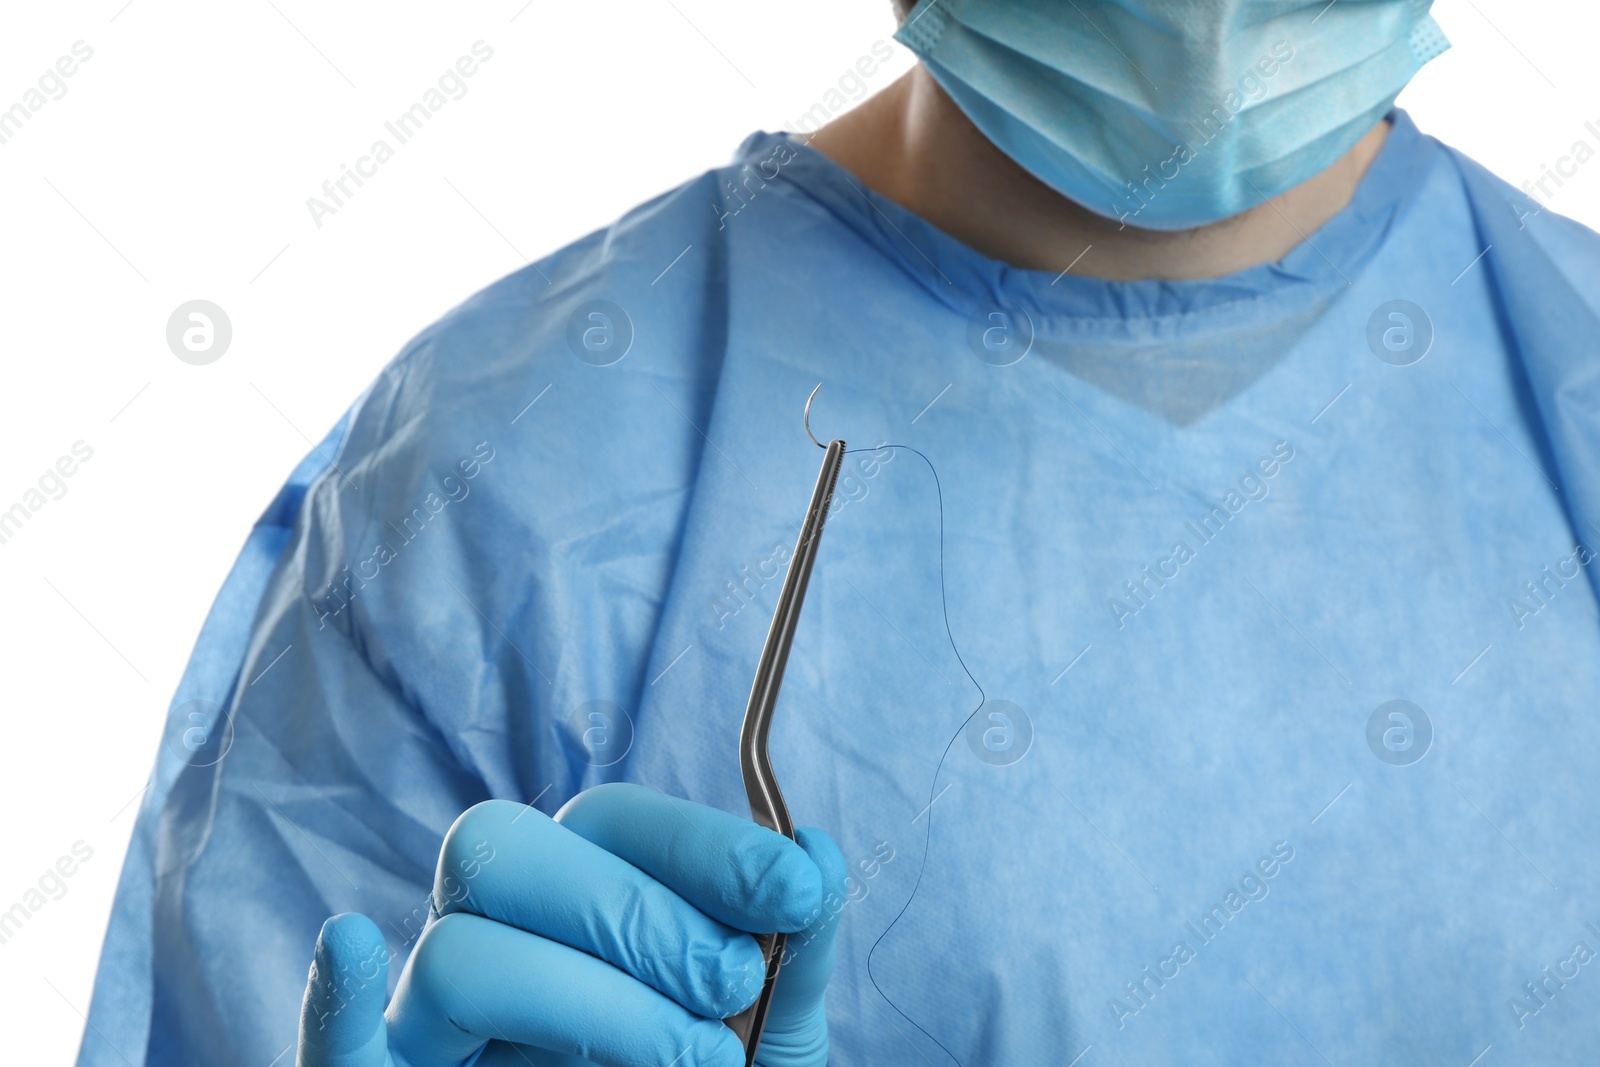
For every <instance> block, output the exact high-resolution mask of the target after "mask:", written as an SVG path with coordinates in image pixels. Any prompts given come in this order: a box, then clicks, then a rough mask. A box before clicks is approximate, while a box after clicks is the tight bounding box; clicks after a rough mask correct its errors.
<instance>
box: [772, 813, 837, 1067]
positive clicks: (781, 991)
mask: <svg viewBox="0 0 1600 1067" xmlns="http://www.w3.org/2000/svg"><path fill="white" fill-rule="evenodd" d="M795 840H796V841H797V842H798V843H799V845H800V847H801V848H803V849H805V851H806V855H808V856H810V857H811V862H813V863H815V864H816V865H817V869H818V870H820V871H821V872H822V904H821V905H820V906H819V907H818V909H817V912H816V915H815V916H814V918H813V919H812V921H811V924H810V925H809V926H807V927H806V928H805V929H804V930H802V931H800V932H799V933H794V934H790V935H789V938H788V944H787V945H786V946H785V948H784V961H783V967H782V968H781V969H780V970H779V971H778V985H777V988H776V989H774V990H773V993H772V1008H771V1009H770V1011H769V1012H768V1014H767V1023H766V1028H765V1030H764V1031H763V1032H762V1037H761V1047H760V1050H759V1051H758V1052H757V1054H756V1063H757V1064H758V1065H759V1067H812V1065H821V1064H826V1063H827V1061H828V1023H827V1017H826V1014H825V1010H824V998H823V995H824V994H825V993H826V992H827V989H828V980H829V979H830V978H831V977H832V976H833V964H834V958H835V955H836V953H835V948H834V938H835V935H836V934H837V933H838V930H839V916H840V914H841V913H842V912H843V911H844V905H845V900H846V897H845V864H844V856H843V855H842V854H841V853H840V852H839V846H838V845H836V844H834V843H833V839H832V838H831V837H829V836H828V835H827V834H825V833H823V832H822V831H821V830H817V829H813V828H811V827H809V826H802V827H800V828H798V829H797V830H796V831H795Z"/></svg>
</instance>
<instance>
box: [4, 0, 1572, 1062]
mask: <svg viewBox="0 0 1600 1067" xmlns="http://www.w3.org/2000/svg"><path fill="white" fill-rule="evenodd" d="M1435 15H1436V17H1437V18H1438V19H1439V21H1440V22H1441V23H1442V24H1443V26H1444V28H1445V30H1446V32H1447V33H1448V35H1449V36H1450V38H1451V40H1452V41H1453V42H1454V45H1455V47H1454V49H1453V50H1452V51H1451V52H1449V53H1447V54H1446V55H1445V56H1444V57H1442V58H1441V59H1438V60H1436V61H1435V62H1434V63H1433V64H1431V65H1430V66H1429V67H1428V68H1427V69H1426V70H1424V71H1423V73H1422V74H1421V75H1420V76H1419V77H1418V79H1417V80H1416V82H1415V83H1414V84H1413V85H1412V86H1411V87H1410V88H1409V89H1408V90H1407V91H1406V93H1405V95H1404V96H1402V98H1401V103H1402V105H1404V106H1406V107H1407V108H1408V109H1410V111H1411V113H1412V114H1413V116H1414V117H1415V118H1416V119H1417V121H1418V123H1419V124H1420V125H1421V126H1422V128H1423V129H1424V130H1425V131H1427V132H1430V133H1433V134H1435V135H1437V136H1439V137H1441V138H1442V139H1444V140H1445V141H1447V142H1449V143H1452V144H1454V145H1456V146H1458V147H1461V148H1463V149H1465V150H1466V151H1467V152H1468V153H1469V154H1471V155H1473V156H1475V157H1476V158H1477V159H1479V160H1480V161H1482V162H1484V163H1485V164H1487V165H1488V166H1489V167H1490V168H1491V169H1493V170H1494V171H1495V172H1497V173H1498V174H1500V175H1501V176H1503V177H1505V178H1507V179H1509V180H1510V181H1511V182H1512V183H1513V184H1516V185H1520V184H1521V183H1522V182H1523V181H1525V180H1527V179H1537V178H1538V177H1539V176H1540V174H1541V171H1542V167H1543V166H1544V165H1546V164H1553V163H1554V162H1555V161H1556V159H1557V158H1558V157H1560V156H1562V155H1565V154H1567V153H1568V152H1569V151H1570V149H1571V146H1572V144H1573V142H1574V141H1575V140H1577V139H1579V138H1583V139H1586V140H1588V141H1589V142H1590V144H1591V146H1593V147H1594V148H1596V149H1600V65H1597V64H1595V63H1594V61H1593V50H1594V47H1595V41H1596V40H1597V39H1600V15H1597V14H1596V13H1595V9H1594V8H1593V7H1592V5H1589V4H1580V3H1576V2H1574V0H1440V2H1439V4H1438V6H1437V8H1436V10H1435ZM892 31H893V25H892V20H891V15H890V11H889V4H888V0H740V2H735V0H604V2H598V0H589V2H586V3H582V4H576V3H567V4H558V3H553V2H551V0H532V2H531V3H528V2H526V0H477V2H473V3H467V4H457V5H441V4H423V3H419V2H416V0H405V2H393V0H391V2H389V3H384V4H379V3H377V2H375V0H362V2H359V3H358V2H346V3H343V4H339V5H321V4H313V3H310V2H308V0H236V2H232V3H226V4H219V3H214V2H213V3H201V2H199V0H132V2H131V3H129V2H126V0H95V2H91V3H77V4H49V5H46V4H32V5H27V6H26V7H23V6H22V5H12V10H10V11H8V12H7V14H6V19H5V22H4V25H3V30H0V108H5V107H9V106H10V105H11V104H12V103H15V102H17V101H18V100H20V99H21V98H22V96H23V93H24V92H25V91H26V90H27V89H29V88H30V87H31V86H33V85H34V84H35V83H36V80H37V78H38V77H39V75H40V74H42V73H43V72H44V71H45V70H46V69H48V68H50V67H51V66H52V65H53V64H54V63H55V61H56V60H57V58H58V57H59V56H62V55H65V54H67V53H68V52H69V50H70V48H71V47H72V45H73V43H74V42H77V41H80V40H81V41H83V42H85V43H86V44H87V45H88V46H89V47H91V48H93V50H94V52H93V57H92V59H90V60H89V61H87V62H85V63H83V64H82V65H81V67H80V69H79V70H78V72H77V73H76V74H75V75H74V76H73V77H72V78H70V79H68V80H67V81H66V86H67V92H66V94H65V95H64V96H62V97H61V98H60V99H55V100H51V101H50V102H49V103H48V104H47V105H46V106H45V107H43V108H42V109H41V110H40V111H39V112H38V113H37V114H35V115H33V117H32V118H31V120H30V121H29V122H28V123H27V124H26V126H25V127H24V128H23V129H22V130H21V131H20V132H19V133H18V134H17V135H16V136H14V137H13V138H11V139H10V140H9V141H7V142H6V143H4V144H0V205H4V206H3V208H0V211H3V217H0V234H3V237H0V327H3V330H4V334H3V336H4V338H5V340H4V341H3V342H0V344H3V346H4V352H5V356H4V361H3V364H0V375H3V377H0V511H3V510H4V509H6V508H9V507H10V506H11V505H12V504H14V503H17V502H18V501H19V500H21V499H22V496H23V494H24V493H25V492H26V491H27V490H28V489H29V488H31V487H33V486H34V485H36V483H37V481H38V478H39V476H40V475H41V474H42V473H44V472H45V471H46V469H47V468H49V467H50V466H51V465H52V464H54V462H55V461H56V460H57V458H58V457H60V456H62V455H65V454H67V453H68V451H69V449H70V448H71V447H72V445H73V444H74V443H75V442H77V441H80V440H81V441H83V442H85V443H86V444H87V445H88V446H89V447H91V448H92V449H93V450H94V453H93V459H92V460H90V461H89V462H87V463H85V464H83V465H82V466H81V468H80V469H79V470H78V472H77V473H76V474H75V475H74V476H73V477H72V478H70V479H68V480H67V482H66V485H67V489H68V491H67V492H66V494H65V495H64V496H63V497H62V498H60V499H58V500H52V501H50V502H49V503H48V504H47V505H46V506H45V507H44V508H42V509H41V510H40V511H39V512H38V513H37V514H35V515H34V516H33V517H32V519H31V521H29V522H28V524H27V525H26V526H25V527H24V528H23V529H22V530H21V532H20V533H18V534H17V535H16V536H15V537H13V538H12V539H11V540H10V541H8V542H7V543H4V544H0V650H3V651H0V682H3V689H0V691H3V693H4V707H5V713H4V718H3V720H0V721H3V723H4V734H3V737H0V811H3V813H4V825H5V827H6V832H5V836H4V840H3V847H0V911H4V910H6V909H8V908H9V907H10V906H11V905H12V904H15V903H17V902H18V901H20V900H22V898H23V895H24V894H25V893H26V892H27V891H28V890H29V889H30V888H32V887H35V886H36V885H37V884H38V880H39V877H40V875H41V874H43V873H44V872H45V870H46V869H47V868H50V867H51V866H52V865H53V864H54V863H55V862H56V860H57V859H58V858H59V857H61V856H63V855H65V854H67V853H68V852H69V850H70V849H71V847H72V845H73V844H74V843H75V842H78V841H82V842H84V843H85V844H86V845H87V846H89V847H90V848H92V849H93V850H94V854H93V858H92V859H91V860H89V861H88V862H87V863H85V864H83V865H82V867H81V869H80V870H79V871H78V872H77V873H76V874H75V875H74V876H73V877H72V878H70V879H69V880H67V882H66V886H67V891H66V893H65V895H63V896H61V897H60V898H59V899H51V900H49V902H48V903H47V904H46V905H45V906H44V907H43V908H42V909H40V910H39V911H38V912H37V913H36V914H35V915H34V916H33V918H32V919H31V921H30V922H29V923H28V924H27V925H26V926H25V927H24V928H23V929H22V930H21V931H20V932H19V933H17V934H16V935H15V936H13V937H11V938H10V940H8V941H7V942H5V943H4V944H0V1004H3V1005H4V1012H3V1015H4V1017H5V1018H6V1019H8V1020H9V1021H10V1025H8V1026H6V1027H5V1035H4V1037H3V1039H0V1040H3V1042H4V1058H5V1059H6V1060H7V1061H8V1062H14V1063H24V1062H25V1063H30V1064H33V1065H36V1067H53V1065H61V1064H68V1063H71V1062H72V1061H73V1058H74V1057H75V1055H76V1050H77V1046H78V1041H79V1035H80V1032H81V1030H82V1025H83V1024H82V1018H81V1014H80V1013H81V1012H83V1011H85V1010H87V1006H88V1001H89V994H90V989H91V985H92V982H93V978H94V970H95V965H96V961H97V958H98V954H99V945H100V940H101V937H102V935H103V933H104V929H105V924H106V920H107V917H108V915H109V913H110V907H111V900H112V895H113V891H114V889H115V885H116V879H117V875H118V872H119V869H120V865H121V859H122V854H123V851H124V849H125V848H126V847H127V841H128V836H129V834H130V832H131V830H132V824H133V818H134V815H135V813H136V811H137V809H138V802H137V798H138V796H139V794H140V791H141V789H142V787H143V785H144V783H145V778H146V775H147V774H148V772H149V769H150V767H151V765H152V762H153V759H154V754H155V748H156V745H157V742H158V738H159V733H160V726H161V722H162V719H163V716H164V714H165V710H166V706H167V702H168V699H169V697H170V695H171V693H172V691H173V688H174V686H175V685H176V683H177V680H178V677H179V675H180V673H181V672H182V670H183V667H184V663H185V661H186V659H187V656H188V653H189V649H190V647H191V645H192V643H193V641H194V638H195V635H196V632H197V630H198V628H199V626H200V623H201V620H202V619H203V618H204V616H205V613H206V610H207V608H208V607H209V605H210V602H211V599H212V597H213V596H214V595H215V593H216V591H217V588H218V587H219V585H220V584H221V582H222V579H223V576H224V575H225V574H226V573H227V570H228V567H229V565H230V563H231V562H232V560H233V557H234V554H235V553H236V552H237V550H238V547H239V545H240V543H241V542H242V540H243V538H244V536H245V533H246V531H247V530H248V528H249V526H250V524H251V523H252V522H253V521H254V520H255V518H256V517H257V515H258V514H259V513H260V512H261V510H262V508H263V507H264V506H265V504H266V503H267V501H268V500H270V499H271V497H272V495H273V494H274V492H275V491H276V490H277V488H278V486H279V484H280V483H281V482H282V480H283V478H284V476H285V475H286V474H287V473H288V471H289V470H290V469H291V468H292V467H293V466H294V465H295V463H296V462H297V461H298V460H299V459H300V458H301V456H302V455H304V454H305V452H306V451H307V450H308V449H309V447H310V444H311V443H312V442H313V441H315V440H320V439H321V437H322V435H323V434H324V433H325V432H326V430H327V429H328V428H329V427H330V426H331V425H332V423H333V422H334V421H335V420H336V419H337V418H338V416H339V415H340V413H341V412H342V411H343V410H344V409H345V408H346V406H348V404H349V403H350V401H351V400H352V399H353V398H354V397H355V396H356V395H357V394H358V393H359V392H360V391H361V390H362V388H363V387H365V385H366V384H367V383H368V382H369V381H370V380H371V378H372V377H373V376H374V374H375V373H376V372H377V370H378V369H379V367H381V366H382V365H383V363H384V362H386V361H387V360H388V359H389V358H390V357H391V356H392V355H393V354H394V353H395V352H396V351H397V350H398V349H399V347H400V346H401V345H402V344H403V343H404V342H405V341H406V340H407V339H408V338H409V337H410V336H411V335H413V334H414V333H415V332H417V331H418V330H419V329H421V328H422V327H424V326H425V325H427V324H428V323H429V322H430V321H431V320H433V319H434V318H436V317H437V316H438V315H439V314H440V313H442V312H443V311H445V310H447V309H448V308H449V307H451V306H453V305H454V304H456V303H458V302H459V301H460V300H462V299H464V298H465V297H466V296H468V295H470V294H471V293H472V292H474V291H475V290H477V289H479V288H481V287H482V286H483V285H485V284H487V283H488V282H489V281H492V280H493V279H495V278H497V277H499V276H501V275H503V274H505V273H508V272H510V271H512V270H514V269H516V268H517V267H519V266H521V265H522V264H523V263H524V262H526V260H527V259H529V258H538V257H539V256H542V255H543V254H544V253H546V252H548V251H550V250H552V249H554V248H556V247H559V246H560V245H562V244H565V243H566V242H568V241H570V240H571V239H573V238H575V237H578V236H580V235H581V234H583V233H586V232H588V231H590V230H592V229H594V228H595V227H598V226H601V225H603V224H605V223H606V222H608V221H610V220H611V219H612V218H614V217H615V216H616V215H618V214H620V213H621V212H622V211H623V210H625V209H626V208H628V207H630V206H631V205H633V204H635V203H637V202H639V201H641V200H643V199H645V198H647V197H649V196H651V195H653V194H655V193H657V192H660V191H662V190H664V189H666V188H668V187H670V186H673V185H675V184H677V183H679V182H680V181H682V180H684V179H685V178H687V177H689V176H690V175H692V174H695V173H697V172H699V171H701V170H704V169H706V168H708V167H712V166H716V165H719V164H721V163H723V162H725V161H726V160H727V159H728V157H729V156H730V154H731V153H732V152H733V150H734V148H735V147H736V146H737V145H738V143H739V142H740V141H741V140H742V139H743V138H744V136H745V135H746V134H748V133H749V132H751V131H752V130H754V129H757V128H765V129H781V128H784V127H787V126H789V125H790V124H791V123H792V122H793V121H794V120H796V119H798V118H799V116H801V115H802V114H803V113H805V112H806V111H807V110H808V109H809V108H810V107H811V106H812V105H813V104H816V103H817V102H819V101H821V100H822V99H823V96H824V94H825V93H826V92H828V90H830V89H832V88H834V87H836V86H837V85H838V83H839V79H840V77H841V75H843V74H844V73H845V72H846V71H847V70H848V69H849V68H851V67H852V66H853V65H854V64H855V62H856V61H857V59H858V58H860V57H862V56H865V55H867V54H868V53H869V50H870V48H871V46H872V44H873V43H874V42H875V41H878V40H881V39H887V38H888V37H889V35H890V34H891V33H892ZM480 39H481V40H483V41H484V42H485V43H486V44H488V45H489V46H490V47H492V48H493V49H494V56H493V58H492V59H491V60H490V61H488V62H487V63H484V64H482V65H481V67H480V69H479V71H478V73H477V74H476V75H474V76H473V77H472V78H471V79H470V80H468V81H467V90H468V91H467V93H466V95H465V96H463V97H462V98H461V99H459V100H452V101H451V102H450V103H448V104H447V105H446V106H445V107H444V108H443V109H442V110H441V111H440V112H439V113H438V114H437V115H435V116H434V118H433V119H432V120H431V121H430V122H429V123H428V125H427V126H426V128H425V129H424V130H423V131H422V132H421V133H420V134H418V135H417V137H416V138H415V139H414V140H413V141H411V142H410V143H407V144H405V145H403V146H401V147H399V148H398V151H397V153H396V156H395V158H394V159H393V160H392V161H390V162H388V163H387V164H385V165H384V166H383V167H381V168H380V170H379V172H378V174H377V175H376V176H375V177H373V178H371V179H370V180H369V181H368V183H367V184H366V185H365V186H364V187H363V188H361V189H360V190H359V191H358V192H357V193H356V195H355V196H354V197H352V198H351V199H350V200H349V201H348V202H347V203H346V204H345V206H344V207H342V208H341V209H340V210H339V211H338V212H337V213H336V214H334V215H332V216H328V217H326V218H324V219H323V220H322V221H323V225H322V226H321V228H320V229H319V228H318V227H316V226H315V225H314V224H313V222H312V219H311V216H310V213H309V212H308V210H307V208H306V199H307V198H308V197H310V196H313V195H318V194H319V191H320V187H321V186H322V183H323V182H324V181H325V180H327V179H329V178H336V177H338V175H339V168H340V165H341V164H345V163H354V162H355V159H356V158H357V157H358V156H359V155H362V154H363V153H365V152H366V150H367V148H368V146H369V145H370V144H371V143H372V142H373V141H374V140H375V139H376V138H378V137H380V136H385V134H384V131H383V129H382V125H383V123H384V121H385V120H388V119H391V118H393V117H395V116H396V115H398V114H399V113H400V112H402V111H404V110H405V109H406V108H407V107H409V106H410V105H411V104H412V103H413V102H415V101H416V100H418V99H419V98H420V96H421V95H422V93H423V92H424V91H425V90H426V89H428V88H429V87H430V86H432V85H433V84H434V83H435V81H436V79H437V78H438V76H439V75H440V74H441V73H443V72H444V71H445V70H446V69H447V68H449V67H450V66H451V65H452V64H454V62H455V61H456V59H457V57H459V56H461V55H465V54H467V53H468V52H469V49H470V47H471V45H472V44H473V42H475V41H478V40H480ZM895 52H896V59H895V61H894V62H893V63H891V64H890V65H889V66H888V67H887V68H885V69H884V70H883V71H882V72H880V73H879V74H878V75H877V76H875V77H874V78H872V79H871V80H870V83H869V86H868V89H869V90H870V91H873V92H875V91H877V90H878V89H880V88H882V87H883V86H884V85H887V84H888V83H889V82H890V81H891V80H893V78H894V77H895V76H896V75H898V74H899V73H900V72H902V71H904V70H905V69H907V68H908V67H909V65H910V57H909V55H908V54H907V53H905V52H904V51H903V50H902V49H900V48H899V46H895ZM1586 121H1587V122H1593V123H1594V124H1595V127H1594V131H1593V132H1591V131H1588V130H1586V129H1585V128H1584V123H1585V122H1586ZM391 142H392V139H391ZM1550 188H1552V189H1554V186H1550ZM1550 206H1551V207H1552V208H1553V209H1555V210H1557V211H1560V212H1562V213H1563V214H1567V215H1570V216H1573V217H1575V218H1578V219H1580V220H1582V221H1583V222H1585V223H1586V224H1587V225H1589V226H1591V227H1594V228H1600V159H1597V160H1594V161H1592V162H1590V163H1588V164H1587V165H1585V166H1584V167H1582V168H1580V169H1579V172H1578V174H1577V175H1576V177H1574V178H1571V179H1569V180H1567V182H1566V184H1565V186H1564V187H1563V188H1562V189H1561V190H1560V191H1559V192H1557V194H1556V195H1555V196H1554V197H1553V198H1552V199H1551V201H1550ZM195 298H204V299H207V300H211V301H214V302H216V303H217V304H219V305H220V306H222V307H223V308H224V309H225V310H226V312H227V314H228V315H229V317H230V318H231V320H232V325H233V331H234V336H233V341H232V346H231V347H230V348H229V350H228V351H227V353H226V354H225V355H224V356H223V358H222V359H220V360H219V361H218V362H216V363H214V364H212V365H209V366H203V367H196V366H190V365H188V364H185V363H182V362H180V361H179V360H178V359H176V358H175V357H174V356H173V354H172V352H171V351H169V350H168V348H167V345H166V340H165V324H166V321H167V318H168V316H169V315H170V314H171V312H172V311H173V309H174V308H176V307H177V306H178V305H179V304H180V303H183V302H184V301H187V300H191V299H195ZM267 876H270V874H268V875H267ZM307 951H308V953H309V951H310V946H309V945H308V946H307ZM135 1051H136V1050H129V1052H130V1054H134V1053H135Z"/></svg>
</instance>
